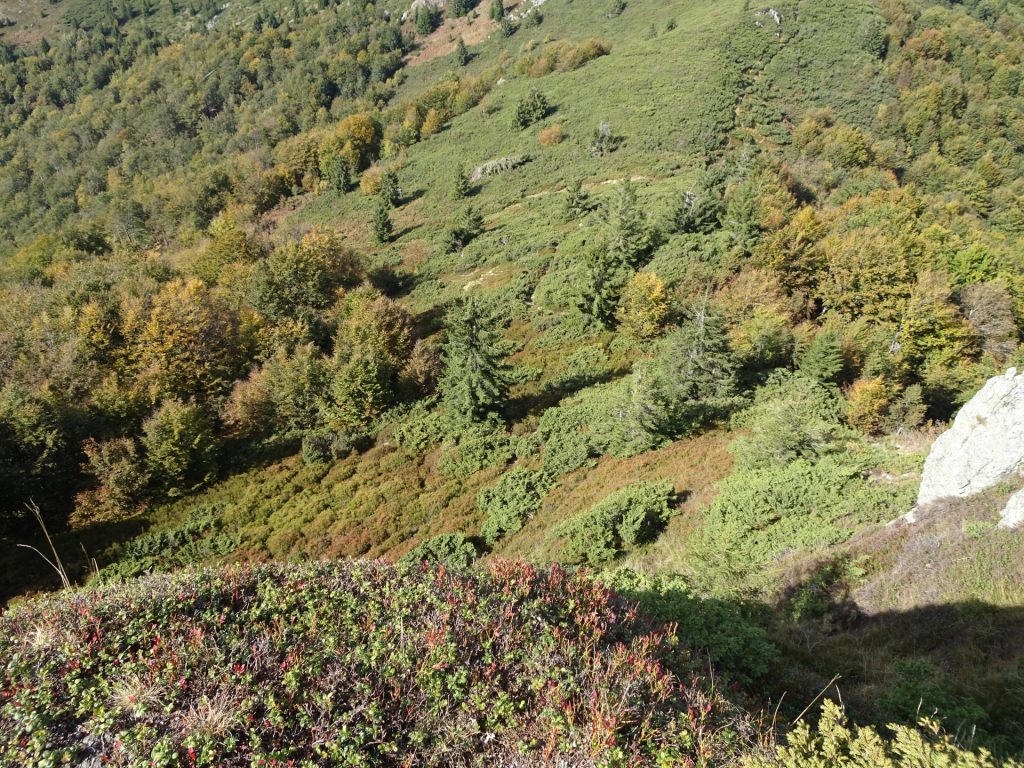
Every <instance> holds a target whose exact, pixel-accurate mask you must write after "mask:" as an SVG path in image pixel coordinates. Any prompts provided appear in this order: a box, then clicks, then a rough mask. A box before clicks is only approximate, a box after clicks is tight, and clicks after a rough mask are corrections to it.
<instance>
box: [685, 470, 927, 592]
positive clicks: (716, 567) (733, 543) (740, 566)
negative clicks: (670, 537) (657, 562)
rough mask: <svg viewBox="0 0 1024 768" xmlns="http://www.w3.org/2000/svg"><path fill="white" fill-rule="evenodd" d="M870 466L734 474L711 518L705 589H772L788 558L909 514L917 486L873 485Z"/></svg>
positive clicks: (705, 543) (703, 548)
mask: <svg viewBox="0 0 1024 768" xmlns="http://www.w3.org/2000/svg"><path fill="white" fill-rule="evenodd" d="M866 469H867V465H866V463H865V462H863V461H858V457H857V456H852V457H842V458H840V457H834V456H827V457H824V458H820V459H818V460H817V461H811V460H809V459H807V458H796V459H793V460H791V461H789V462H787V463H784V462H779V463H772V464H769V465H762V466H758V467H754V468H746V469H741V470H739V471H737V472H734V473H733V474H731V475H729V476H728V477H727V478H726V479H725V480H723V481H722V482H721V483H720V484H719V486H718V494H717V495H716V496H715V498H714V501H712V502H711V506H710V507H709V508H708V510H707V512H706V514H705V517H704V529H703V533H702V538H701V541H700V546H699V552H700V558H701V566H700V568H699V569H697V570H698V571H699V576H700V578H701V580H702V584H703V585H704V586H705V587H707V588H709V589H711V590H712V591H715V592H718V593H728V592H730V591H731V590H733V589H735V588H738V587H741V586H757V585H763V584H766V583H768V582H769V581H770V579H771V567H772V566H773V565H774V564H776V563H777V562H778V561H779V560H780V559H781V558H783V557H785V556H786V555H787V554H790V553H792V552H796V551H812V550H814V549H816V548H818V547H824V546H828V545H830V544H838V543H840V542H843V541H845V540H847V539H848V538H849V537H850V536H852V535H853V533H854V532H856V531H857V530H858V528H861V527H864V526H865V525H868V524H872V523H882V522H887V521H889V520H894V519H896V518H897V517H899V516H900V515H901V514H903V513H905V512H906V511H907V510H908V509H910V507H911V506H912V505H913V499H914V495H915V494H916V491H917V489H916V488H915V487H911V486H908V485H907V484H905V483H904V484H889V485H886V484H879V483H874V482H871V481H870V480H869V479H867V477H866V476H865V470H866Z"/></svg>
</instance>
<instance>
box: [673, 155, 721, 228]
mask: <svg viewBox="0 0 1024 768" xmlns="http://www.w3.org/2000/svg"><path fill="white" fill-rule="evenodd" d="M724 183H725V178H724V174H723V173H722V171H721V169H709V170H708V171H705V172H704V173H703V174H701V176H700V178H699V179H698V180H697V183H696V184H694V185H693V188H692V189H688V190H687V191H686V192H684V193H683V194H682V195H681V196H680V197H679V199H678V200H677V202H676V206H675V209H674V210H673V212H672V216H671V221H670V227H671V229H672V231H673V232H680V233H691V232H702V233H709V232H712V231H714V230H715V229H716V228H717V227H718V226H719V223H720V221H721V219H722V216H723V215H724V213H725V205H724V200H723V194H722V192H723V186H724Z"/></svg>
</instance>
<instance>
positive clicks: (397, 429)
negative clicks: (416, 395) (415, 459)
mask: <svg viewBox="0 0 1024 768" xmlns="http://www.w3.org/2000/svg"><path fill="white" fill-rule="evenodd" d="M433 404H434V402H433V399H432V398H431V399H428V400H423V401H420V402H418V403H416V405H415V406H413V407H412V408H411V409H410V410H409V412H408V413H406V414H404V415H402V416H401V417H400V418H399V419H398V420H397V421H396V422H395V424H394V427H393V428H392V435H393V436H394V438H395V442H396V443H398V444H399V445H400V446H401V447H402V448H404V449H405V450H407V451H410V452H412V453H422V452H424V451H425V450H426V449H427V448H428V447H430V446H431V445H434V444H435V443H439V442H441V441H442V440H443V439H444V437H445V426H446V425H445V420H444V416H443V415H442V414H441V411H440V410H437V409H436V408H432V407H431V406H432V405H433Z"/></svg>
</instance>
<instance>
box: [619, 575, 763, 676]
mask: <svg viewBox="0 0 1024 768" xmlns="http://www.w3.org/2000/svg"><path fill="white" fill-rule="evenodd" d="M601 578H602V581H604V582H605V583H606V584H608V586H610V587H611V588H612V589H614V590H615V591H616V592H618V593H619V594H620V595H622V596H623V597H627V598H629V599H630V600H636V601H637V603H638V604H639V605H640V608H641V610H643V611H644V613H646V614H647V615H648V616H650V617H651V618H653V619H656V620H658V621H664V622H667V623H672V624H674V625H675V626H676V627H677V628H678V631H679V636H680V637H681V638H684V642H685V643H687V644H688V645H689V646H691V647H692V648H695V649H697V650H699V651H700V652H701V653H700V655H701V656H705V654H706V658H710V659H711V663H712V664H714V666H715V669H716V670H718V671H720V672H722V673H723V674H725V675H727V676H729V677H731V678H732V680H733V681H736V682H740V683H744V684H750V683H754V682H758V681H763V680H764V679H765V677H766V675H767V674H768V673H769V672H770V671H771V668H772V664H773V663H774V662H775V661H776V660H777V659H778V657H779V650H778V648H777V647H776V646H775V645H774V644H773V643H772V642H771V640H770V639H769V637H768V633H767V631H766V630H765V627H764V625H763V623H762V621H761V618H760V617H759V616H758V615H757V613H756V611H755V608H754V607H753V606H746V605H744V604H742V603H739V602H737V601H730V600H719V599H715V598H708V597H702V596H700V595H698V594H697V593H696V592H694V590H693V588H692V587H691V586H690V585H689V584H688V583H687V582H686V581H685V580H684V579H683V578H682V577H679V576H670V575H665V574H661V575H656V576H649V575H647V574H643V573H638V572H637V571H633V570H630V569H628V568H623V569H621V570H618V571H615V572H613V573H610V574H608V575H607V576H602V577H601Z"/></svg>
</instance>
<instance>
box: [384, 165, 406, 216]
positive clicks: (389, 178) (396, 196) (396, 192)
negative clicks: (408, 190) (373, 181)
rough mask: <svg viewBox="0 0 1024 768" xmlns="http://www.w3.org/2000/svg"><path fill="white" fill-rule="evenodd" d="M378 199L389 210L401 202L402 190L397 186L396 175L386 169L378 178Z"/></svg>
mask: <svg viewBox="0 0 1024 768" xmlns="http://www.w3.org/2000/svg"><path fill="white" fill-rule="evenodd" d="M379 194H380V198H381V200H383V201H384V202H385V203H387V205H388V207H389V208H394V207H396V206H397V205H398V204H399V203H401V202H402V188H401V187H400V186H399V185H398V174H396V173H395V172H394V171H393V170H391V169H390V168H388V169H387V170H386V171H384V173H383V174H382V175H381V178H380V192H379Z"/></svg>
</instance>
